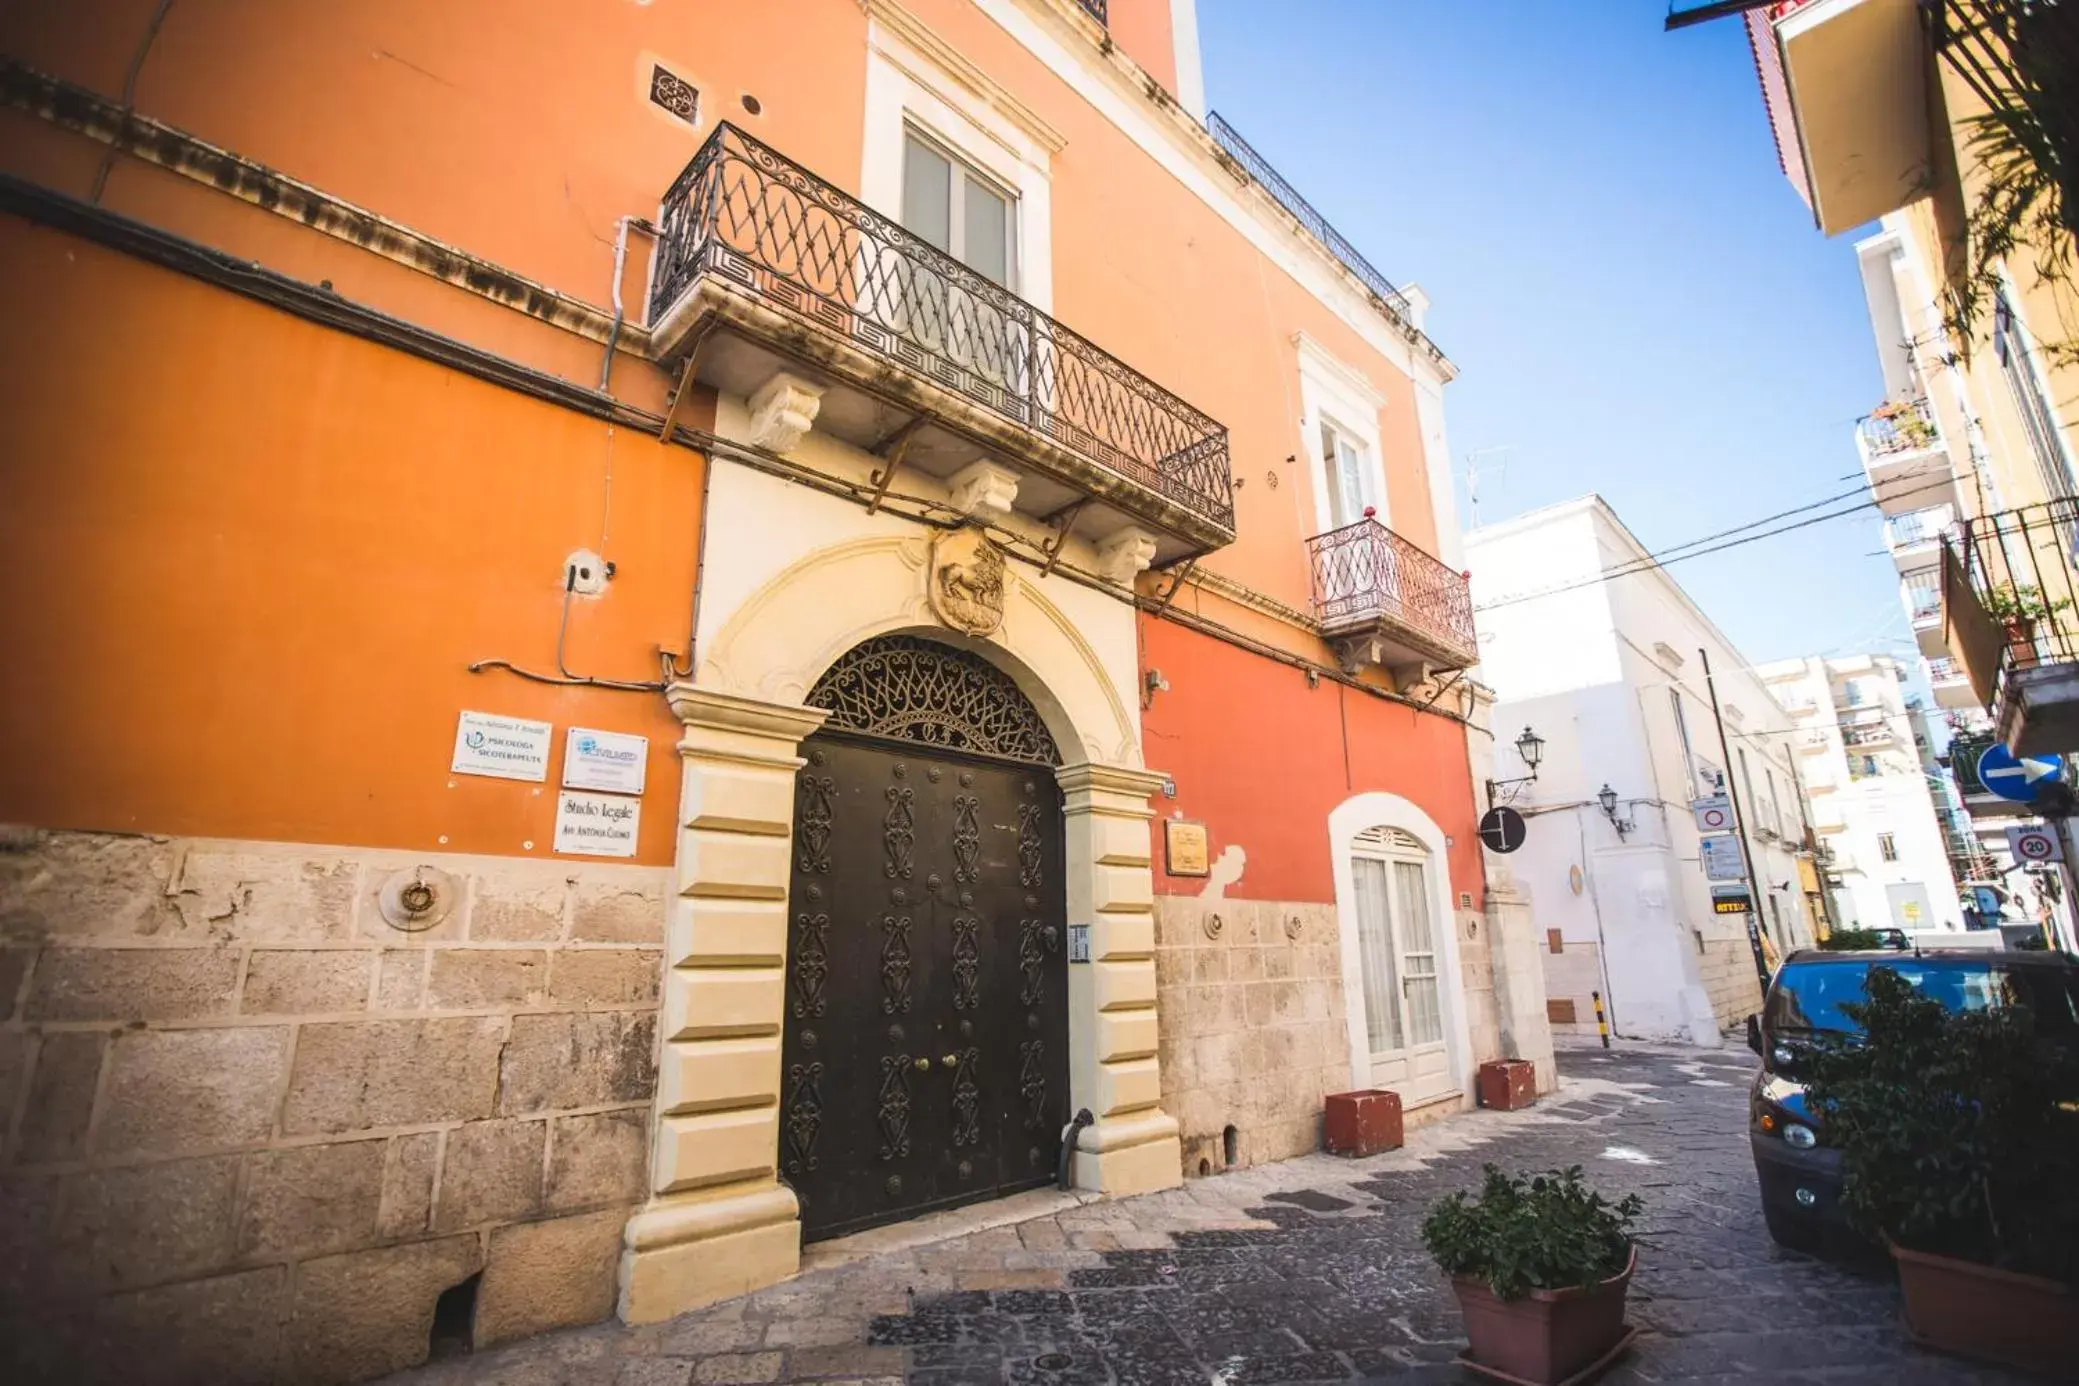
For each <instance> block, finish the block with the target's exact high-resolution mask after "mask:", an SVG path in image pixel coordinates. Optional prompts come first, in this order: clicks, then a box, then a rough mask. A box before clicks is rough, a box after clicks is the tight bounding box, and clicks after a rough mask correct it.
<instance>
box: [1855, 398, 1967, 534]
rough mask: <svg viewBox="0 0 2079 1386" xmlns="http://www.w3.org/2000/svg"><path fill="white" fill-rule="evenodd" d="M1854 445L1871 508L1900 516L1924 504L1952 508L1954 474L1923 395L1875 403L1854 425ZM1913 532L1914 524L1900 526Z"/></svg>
mask: <svg viewBox="0 0 2079 1386" xmlns="http://www.w3.org/2000/svg"><path fill="white" fill-rule="evenodd" d="M1855 447H1856V451H1857V453H1859V454H1860V455H1861V457H1862V469H1863V474H1864V476H1865V477H1867V478H1868V480H1869V483H1870V490H1871V492H1872V493H1873V494H1874V495H1875V496H1876V500H1877V508H1878V509H1879V510H1882V511H1883V512H1884V513H1885V514H1886V515H1887V516H1890V517H1892V518H1893V519H1904V518H1905V517H1907V516H1909V515H1914V514H1919V513H1923V512H1926V511H1929V510H1936V509H1941V510H1952V511H1953V508H1954V506H1955V504H1956V500H1957V495H1956V477H1955V473H1954V471H1953V469H1952V468H1951V465H1950V458H1949V444H1948V441H1947V440H1946V439H1945V438H1944V437H1943V435H1942V426H1941V424H1940V423H1939V422H1938V421H1937V420H1936V418H1935V412H1934V410H1933V409H1932V408H1931V407H1930V406H1929V405H1928V402H1927V400H1926V399H1925V398H1917V397H1916V398H1912V399H1901V400H1888V401H1886V402H1885V403H1883V404H1880V405H1878V406H1877V408H1876V409H1874V410H1872V411H1871V413H1870V415H1869V416H1868V417H1867V418H1865V419H1863V420H1862V421H1861V422H1860V423H1859V424H1857V425H1856V429H1855ZM1918 532H1920V527H1919V526H1918V525H1911V526H1908V527H1907V530H1906V533H1907V534H1909V535H1911V534H1915V533H1918ZM1893 552H1894V554H1896V552H1897V550H1896V549H1894V551H1893Z"/></svg>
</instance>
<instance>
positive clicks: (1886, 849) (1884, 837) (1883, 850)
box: [1877, 833, 1899, 861]
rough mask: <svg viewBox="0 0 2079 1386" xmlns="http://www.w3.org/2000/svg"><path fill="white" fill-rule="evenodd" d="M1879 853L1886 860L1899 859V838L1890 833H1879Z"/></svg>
mask: <svg viewBox="0 0 2079 1386" xmlns="http://www.w3.org/2000/svg"><path fill="white" fill-rule="evenodd" d="M1877 855H1878V856H1880V857H1882V858H1884V860H1886V861H1897V860H1898V859H1899V844H1898V840H1897V839H1896V838H1894V837H1893V836H1892V835H1891V834H1890V833H1878V834H1877Z"/></svg>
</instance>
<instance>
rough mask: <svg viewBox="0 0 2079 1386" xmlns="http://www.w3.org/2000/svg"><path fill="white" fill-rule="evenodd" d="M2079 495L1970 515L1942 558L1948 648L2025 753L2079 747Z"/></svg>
mask: <svg viewBox="0 0 2079 1386" xmlns="http://www.w3.org/2000/svg"><path fill="white" fill-rule="evenodd" d="M2075 546H2079V497H2074V496H2062V497H2059V498H2058V499H2056V500H2051V501H2046V502H2043V503H2041V504H2037V505H2030V506H2023V507H2021V508H2019V509H2016V510H2003V511H1997V512H1994V513H1992V514H1988V515H1980V516H1977V517H1975V518H1973V519H1970V520H1966V521H1965V522H1964V523H1963V524H1962V526H1960V528H1959V532H1958V534H1957V536H1956V537H1955V538H1954V539H1953V540H1951V541H1950V542H1949V543H1948V544H1947V545H1946V546H1945V551H1944V555H1943V560H1942V596H1943V626H1944V629H1945V630H1946V631H1947V633H1948V646H1949V648H1948V651H1947V653H1948V655H1949V657H1950V658H1951V659H1952V660H1953V661H1954V662H1955V666H1956V667H1957V668H1959V669H1960V670H1962V672H1963V674H1964V676H1965V678H1966V679H1967V680H1968V681H1969V683H1970V686H1971V690H1972V693H1973V696H1974V697H1975V698H1976V700H1977V702H1978V705H1979V706H1981V707H1983V708H1985V709H1986V710H1987V711H1988V712H1990V713H1991V714H1992V717H1993V725H1994V734H1995V735H1996V736H1997V737H1998V738H1999V740H2000V741H2002V742H2003V743H2004V744H2005V745H2006V746H2007V747H2008V748H2009V749H2011V750H2013V751H2014V752H2015V753H2016V754H2018V755H2036V754H2051V753H2064V752H2068V751H2072V750H2075V749H2079V571H2075V563H2079V560H2075V557H2074V553H2075Z"/></svg>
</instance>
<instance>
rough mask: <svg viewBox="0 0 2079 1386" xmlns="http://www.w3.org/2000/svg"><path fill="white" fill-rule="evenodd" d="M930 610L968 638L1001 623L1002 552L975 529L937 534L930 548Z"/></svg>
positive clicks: (990, 629)
mask: <svg viewBox="0 0 2079 1386" xmlns="http://www.w3.org/2000/svg"><path fill="white" fill-rule="evenodd" d="M929 582H930V595H931V609H932V610H933V611H935V612H937V613H938V617H939V619H940V620H941V621H944V622H945V623H946V624H947V625H949V626H951V627H953V629H955V630H959V631H965V632H967V633H968V634H969V635H977V636H980V635H992V634H994V633H995V631H996V628H997V627H998V626H1000V625H1002V624H1003V584H1004V563H1003V551H1002V550H1001V549H999V548H997V547H996V545H995V544H993V543H991V542H990V541H989V537H988V536H987V535H985V534H983V533H982V532H981V531H980V530H978V529H973V528H961V529H951V530H945V531H943V532H941V533H940V534H939V535H938V537H937V538H936V539H934V540H933V541H932V545H931V577H930V579H929Z"/></svg>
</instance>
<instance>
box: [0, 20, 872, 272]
mask: <svg viewBox="0 0 2079 1386" xmlns="http://www.w3.org/2000/svg"><path fill="white" fill-rule="evenodd" d="M153 8H154V0H18V3H11V4H9V5H6V6H4V7H0V52H5V53H7V54H9V55H10V56H13V57H16V58H18V59H20V60H21V61H24V62H27V63H29V64H31V65H32V66H35V67H38V68H41V69H43V70H45V71H47V72H52V73H55V74H56V75H58V76H60V77H65V78H68V79H70V80H72V81H75V82H79V83H81V84H83V85H86V86H89V87H91V88H93V89H94V90H96V91H99V92H101V93H103V94H104V95H109V96H115V95H117V94H119V93H120V92H121V90H122V83H123V73H124V70H125V68H126V67H127V66H128V65H129V63H130V61H131V58H132V56H133V54H134V53H135V51H136V49H137V45H138V42H139V40H140V38H141V37H142V36H143V34H144V31H145V24H146V21H147V19H148V18H149V17H150V15H151V12H152V10H153ZM865 32H866V20H865V16H864V15H863V14H862V13H861V11H860V9H859V6H858V5H856V4H853V3H850V0H839V2H838V3H831V0H758V3H756V4H748V5H747V4H743V3H741V0H653V2H652V3H647V4H638V3H635V0H530V2H529V3H527V4H520V5H514V4H507V3H501V2H500V0H442V3H440V4H434V5H429V4H422V3H415V0H355V3H353V4H346V5H315V4H311V5H306V4H281V3H276V2H274V0H180V3H179V4H177V5H175V6H173V7H172V8H171V9H170V10H168V11H167V14H166V18H165V22H164V23H163V24H162V26H161V27H160V30H159V33H158V36H157V38H156V39H155V40H154V41H153V43H152V45H151V49H150V52H149V55H148V57H147V59H146V61H145V63H144V66H143V68H142V69H141V71H140V74H139V78H138V83H137V91H136V105H137V108H138V109H139V110H140V111H142V112H144V113H146V114H148V115H151V116H153V117H155V118H157V119H159V120H163V121H166V122H168V123H170V124H173V125H177V126H180V127H182V128H183V129H186V130H188V131H189V132H190V133H192V134H195V135H199V136H201V137H202V138H203V139H206V140H210V141H212V142H214V143H217V144H220V145H223V146H225V147H227V148H231V149H235V150H237V151H238V152H240V153H241V154H244V155H245V156H246V157H248V158H252V159H258V160H260V161H261V162H263V163H267V164H271V165H272V166H274V167H275V168H278V169H280V170H282V171H283V172H285V173H288V174H290V175H292V176H294V177H297V178H300V179H303V180H304V181H305V182H308V183H312V184H315V185H316V186H318V187H320V188H322V189H324V190H325V191H327V192H330V193H332V194H334V195H335V196H339V197H343V198H346V199H348V200H350V201H353V202H358V203H360V204H361V205H363V206H366V207H370V208H372V209H374V210H376V211H379V212H381V213H382V214H383V215H385V216H388V217H391V218H393V219H395V220H397V221H401V222H404V223H405V224H406V225H409V226H413V227H416V228H417V229H419V230H421V231H424V232H427V233H428V234H430V235H433V236H437V237H440V238H441V239H443V240H447V241H449V242H451V243H453V244H456V245H460V246H463V247H465V248H467V249H469V250H470V251H472V252H474V253H475V254H478V255H481V256H484V257H485V258H487V259H490V260H494V261H497V262H498V263H500V264H502V265H504V266H506V267H507V268H508V269H511V270H514V271H516V272H518V273H520V274H523V275H526V276H529V277H530V278H534V279H537V280H540V281H541V282H543V283H546V284H549V285H551V286H553V287H555V288H558V289H561V290H563V291H564V292H566V293H572V294H577V295H579V296H581V297H586V298H590V299H592V300H593V301H595V302H603V301H604V300H605V297H606V292H607V287H608V286H607V278H608V273H609V270H610V268H611V265H612V240H613V233H614V225H613V224H614V220H615V218H616V217H619V216H621V215H623V214H624V213H635V214H637V215H642V216H648V215H650V214H652V213H653V212H655V210H656V207H657V203H658V200H659V199H660V198H661V197H662V196H663V194H664V191H665V189H666V188H668V187H669V186H670V185H671V180H672V179H673V178H674V177H675V176H677V174H678V172H679V170H680V169H682V168H683V167H685V165H686V163H687V161H688V160H690V159H691V158H692V157H693V152H694V150H696V149H697V148H698V147H699V145H700V142H701V140H702V139H704V138H705V137H706V135H707V131H708V129H709V128H711V123H712V121H713V120H714V119H717V118H721V119H728V120H732V121H736V122H737V123H739V124H742V125H746V126H748V127H749V128H750V129H752V130H753V132H754V133H756V134H758V135H759V136H760V137H761V138H763V139H766V140H769V141H771V142H772V143H774V144H776V145H777V146H779V147H780V148H782V149H785V150H787V151H788V152H789V153H790V154H792V155H793V156H794V157H796V158H798V159H800V160H802V161H803V162H804V163H807V164H808V165H809V166H810V167H812V168H815V169H816V170H817V171H818V172H820V173H822V174H823V175H824V176H825V177H827V178H829V179H831V180H832V181H833V182H835V183H837V184H838V185H839V186H841V187H846V188H856V187H857V186H858V179H859V173H858V170H859V156H860V118H859V112H860V111H861V110H863V108H864V106H865V101H866V95H865V93H866V67H865V57H864V41H865ZM780 36H784V37H780ZM646 53H648V54H654V55H655V56H656V57H657V58H660V59H662V60H663V61H664V62H665V63H666V64H667V65H668V66H670V67H671V68H672V69H674V70H675V71H677V72H678V73H679V74H680V75H682V76H684V77H687V78H689V79H691V80H692V81H693V82H694V83H695V84H696V85H697V86H698V87H699V88H700V91H701V100H702V103H703V104H702V115H701V128H700V129H699V130H697V131H696V130H691V129H688V128H687V127H686V126H684V125H683V124H680V123H678V122H676V121H674V120H672V119H671V118H670V117H669V116H667V115H665V114H664V113H662V112H660V111H658V110H657V109H656V108H655V107H653V106H651V105H650V104H649V103H648V101H647V100H646V99H645V97H644V95H643V93H645V92H646V91H647V84H646V76H647V72H648V66H647V65H646V64H645V63H644V62H643V61H642V56H643V55H644V54H646ZM745 93H750V94H752V95H753V96H755V97H756V98H757V99H758V102H759V104H760V106H761V108H762V114H760V115H758V116H752V115H751V114H750V113H749V112H748V111H747V110H745V108H744V106H743V101H742V97H743V95H744V94H745ZM833 113H839V115H838V118H833ZM71 191H79V190H78V189H72V190H71Z"/></svg>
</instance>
